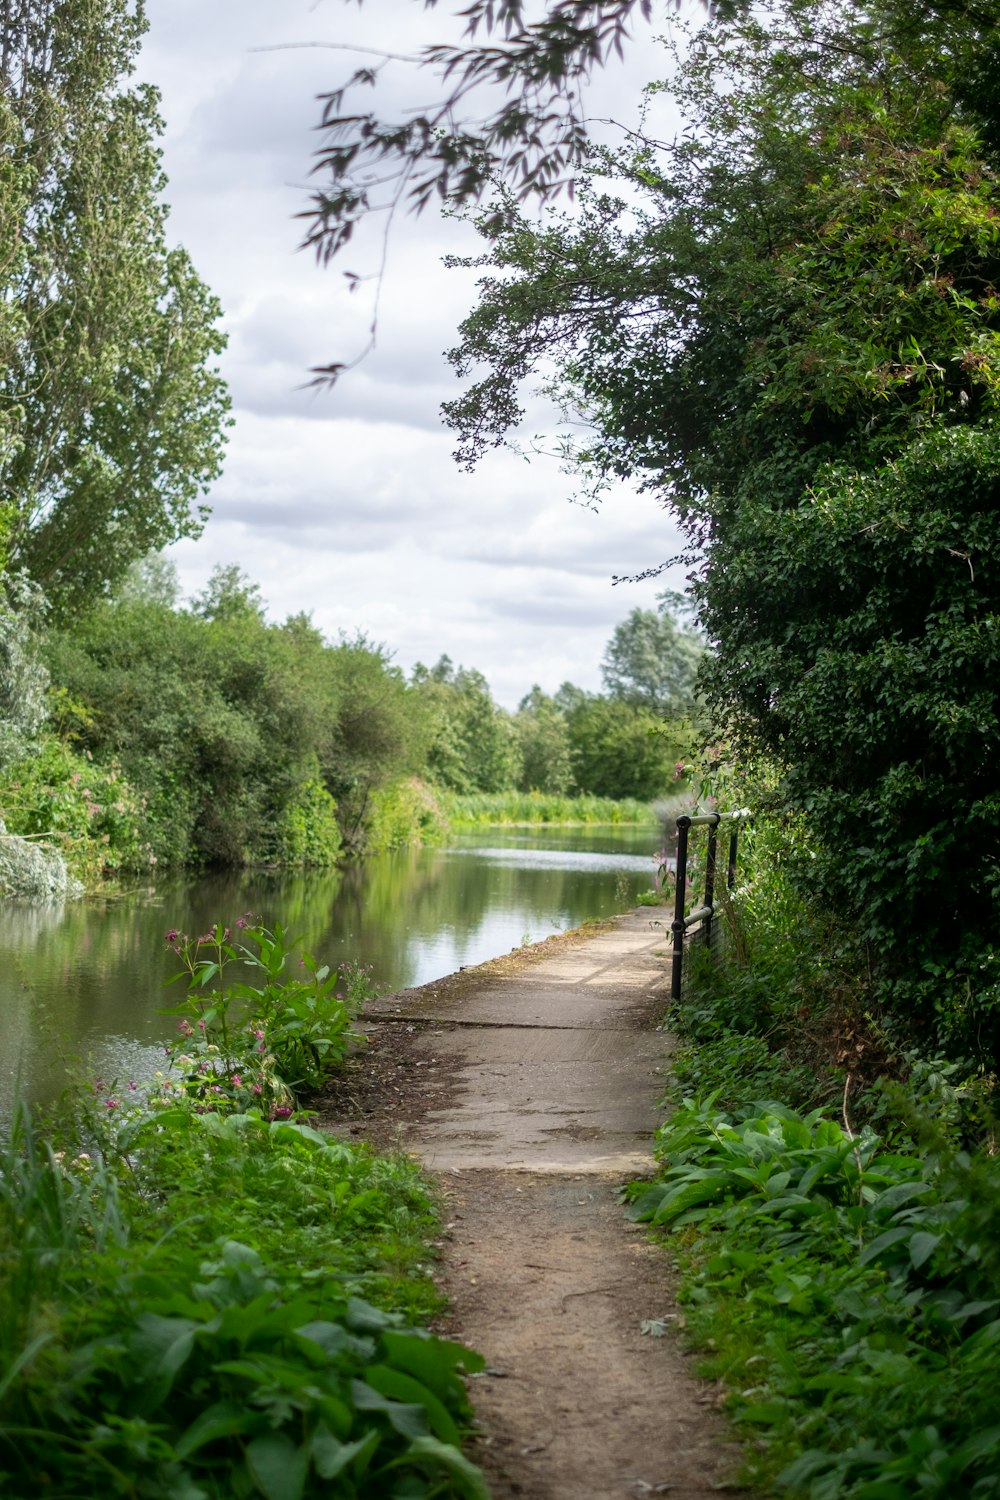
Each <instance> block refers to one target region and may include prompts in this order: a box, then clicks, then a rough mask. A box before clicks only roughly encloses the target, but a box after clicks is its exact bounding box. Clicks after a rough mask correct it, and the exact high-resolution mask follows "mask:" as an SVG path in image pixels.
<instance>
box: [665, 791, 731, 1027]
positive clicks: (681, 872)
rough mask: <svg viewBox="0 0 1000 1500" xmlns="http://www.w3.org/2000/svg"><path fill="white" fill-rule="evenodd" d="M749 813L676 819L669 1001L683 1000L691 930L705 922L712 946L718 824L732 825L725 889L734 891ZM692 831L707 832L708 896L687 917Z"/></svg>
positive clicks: (706, 883)
mask: <svg viewBox="0 0 1000 1500" xmlns="http://www.w3.org/2000/svg"><path fill="white" fill-rule="evenodd" d="M749 817H750V810H749V808H746V807H741V808H738V809H737V810H736V812H730V813H695V814H694V815H692V814H689V813H681V815H680V817H679V818H678V819H677V864H676V875H677V882H676V889H675V893H674V920H673V921H672V922H671V924H670V930H671V932H672V933H673V937H674V952H673V964H672V969H671V975H670V998H671V1000H679V999H680V998H681V986H682V982H683V978H684V940H685V938H686V937H687V933H688V929H689V928H691V927H695V926H697V925H698V924H699V923H704V928H705V943H706V946H708V947H711V945H712V924H713V922H714V920H715V874H716V864H717V861H718V839H719V824H720V823H732V825H733V830H732V832H731V834H730V835H729V858H728V860H727V867H726V888H727V890H730V891H731V890H732V889H733V886H734V885H735V884H736V857H737V845H738V841H739V836H740V829H739V825H740V824H741V823H745V822H747V820H748V819H749ZM692 828H707V829H708V851H707V854H706V857H705V897H704V900H703V902H702V904H701V906H698V907H695V909H694V911H690V912H688V913H687V915H685V913H684V903H685V898H686V895H687V862H688V833H689V831H690V830H691V829H692Z"/></svg>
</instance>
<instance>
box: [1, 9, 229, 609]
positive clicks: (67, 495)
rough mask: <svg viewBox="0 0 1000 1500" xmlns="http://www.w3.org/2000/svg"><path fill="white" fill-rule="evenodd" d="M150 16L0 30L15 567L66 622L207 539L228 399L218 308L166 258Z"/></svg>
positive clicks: (5, 433) (25, 13)
mask: <svg viewBox="0 0 1000 1500" xmlns="http://www.w3.org/2000/svg"><path fill="white" fill-rule="evenodd" d="M144 29H145V22H144V18H143V14H142V9H141V0H137V3H135V4H132V3H131V0H58V3H54V4H50V3H48V0H11V3H10V4H8V5H7V6H5V8H4V14H3V18H2V20H0V80H2V85H3V87H2V96H3V97H2V104H0V145H2V148H3V151H2V163H3V164H2V168H0V205H2V207H3V208H4V209H5V210H7V212H5V213H4V214H3V228H2V229H0V350H2V353H3V355H4V357H3V360H2V365H0V479H2V484H3V495H4V505H5V515H4V517H3V523H4V528H5V530H6V532H7V537H6V548H5V551H6V557H5V559H4V560H5V561H6V562H7V564H8V565H9V566H20V567H23V568H24V569H26V570H27V571H28V573H29V574H30V575H31V576H32V577H33V578H34V579H35V580H36V581H37V582H39V583H40V584H41V585H42V586H43V588H44V589H45V591H46V594H47V595H48V597H49V598H50V600H51V602H52V605H53V607H54V608H55V609H56V610H57V611H59V610H62V611H68V610H70V609H71V608H74V607H76V606H77V605H79V604H80V603H81V602H85V601H87V600H88V599H91V598H93V597H95V596H98V595H100V594H102V593H105V592H106V591H107V590H108V589H109V588H110V587H111V586H113V585H114V584H115V582H116V581H117V580H118V579H119V578H121V577H122V576H123V575H124V573H125V572H126V571H127V569H128V567H129V565H130V564H131V563H132V562H133V561H134V560H135V559H137V558H139V557H142V556H144V555H145V554H146V553H147V552H149V551H150V550H155V549H158V548H160V547H162V546H163V545H165V544H166V543H168V542H170V541H174V540H176V539H177V538H178V537H182V536H195V535H197V534H198V532H199V531H200V529H201V527H202V525H203V522H204V518H205V515H206V511H205V508H204V506H202V505H201V504H200V503H199V496H200V494H201V493H203V492H204V490H205V489H206V488H207V486H208V484H209V483H210V482H211V480H212V479H213V478H214V477H215V476H216V475H217V473H218V471H219V467H220V459H221V451H222V444H223V430H224V428H225V426H226V412H227V410H228V398H227V396H226V392H225V387H224V385H223V382H222V379H221V377H220V375H219V374H218V372H217V370H216V369H215V365H214V361H215V359H216V357H217V356H218V354H219V353H220V352H221V349H222V347H223V339H222V336H221V334H220V332H219V330H218V327H217V320H218V317H219V314H220V309H219V306H218V304H217V302H216V301H215V299H214V298H213V297H212V296H211V295H210V294H209V292H208V291H207V290H206V288H205V286H204V285H203V284H202V283H201V281H199V279H198V277H197V276H196V275H195V272H194V270H193V268H192V266H191V263H190V261H189V259H188V257H187V255H186V253H185V252H184V251H183V250H181V249H170V248H168V246H167V243H166V238H165V233H164V224H165V220H166V213H167V210H166V208H165V207H164V205H163V203H162V202H161V197H160V195H161V193H162V190H163V188H164V184H165V179H164V176H163V173H162V170H161V167H160V159H159V151H158V149H157V146H156V140H157V136H158V135H159V132H160V129H161V122H160V119H159V116H158V114H157V104H158V99H157V94H156V91H155V90H154V89H152V88H151V87H149V86H148V85H132V86H129V85H128V83H127V79H128V76H129V74H130V73H131V71H132V69H133V68H134V65H135V59H136V55H137V52H138V48H139V43H140V39H141V36H142V33H143V31H144Z"/></svg>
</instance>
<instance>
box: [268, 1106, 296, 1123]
mask: <svg viewBox="0 0 1000 1500" xmlns="http://www.w3.org/2000/svg"><path fill="white" fill-rule="evenodd" d="M291 1117H292V1111H291V1109H290V1108H289V1106H288V1105H287V1104H279V1105H278V1107H277V1108H276V1109H272V1111H271V1119H272V1120H290V1119H291Z"/></svg>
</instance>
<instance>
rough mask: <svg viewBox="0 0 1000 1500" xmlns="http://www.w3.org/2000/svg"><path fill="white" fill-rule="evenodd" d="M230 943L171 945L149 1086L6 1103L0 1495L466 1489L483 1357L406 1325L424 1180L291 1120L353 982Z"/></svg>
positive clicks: (434, 1308) (329, 1058)
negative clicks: (468, 1437)
mask: <svg viewBox="0 0 1000 1500" xmlns="http://www.w3.org/2000/svg"><path fill="white" fill-rule="evenodd" d="M237 931H238V934H239V936H238V937H236V938H234V937H233V936H232V935H231V934H230V932H229V931H228V930H226V929H224V928H222V927H217V928H215V929H213V931H212V932H211V933H206V934H204V935H203V937H202V938H200V939H194V940H190V939H185V938H183V937H182V936H181V935H180V934H177V933H173V932H172V933H171V934H169V941H170V944H171V946H172V947H173V948H174V949H175V952H177V954H178V957H179V959H180V961H181V974H182V977H183V976H184V975H185V974H186V975H187V978H188V982H189V989H188V995H187V998H186V999H185V1000H184V1001H182V1002H181V1003H180V1004H179V1005H178V1006H176V1007H174V1012H173V1013H174V1014H176V1015H178V1016H179V1018H180V1019H179V1022H178V1038H177V1041H176V1043H174V1044H172V1045H170V1046H168V1047H167V1049H166V1051H167V1055H168V1057H169V1065H168V1069H167V1073H166V1076H165V1077H162V1078H160V1079H159V1080H157V1081H156V1082H155V1083H154V1084H153V1085H151V1086H150V1087H148V1088H146V1089H142V1088H136V1087H134V1086H132V1085H129V1084H127V1083H126V1084H125V1085H124V1086H122V1085H120V1084H114V1083H112V1084H108V1083H107V1082H105V1081H104V1080H99V1081H98V1085H97V1087H96V1089H95V1088H88V1089H86V1090H80V1091H78V1092H77V1093H76V1095H75V1096H74V1097H73V1098H72V1099H70V1100H68V1101H67V1102H66V1103H64V1105H63V1106H62V1107H61V1109H60V1110H59V1111H58V1112H57V1114H56V1115H54V1116H53V1118H52V1119H51V1120H49V1121H48V1122H47V1123H46V1126H45V1128H44V1129H43V1128H41V1127H40V1126H38V1125H37V1124H36V1123H34V1122H33V1121H32V1120H31V1119H30V1118H29V1116H28V1114H27V1112H26V1111H25V1110H24V1109H21V1110H19V1111H18V1112H17V1113H16V1115H15V1118H14V1121H13V1125H12V1127H11V1130H10V1133H9V1137H8V1139H7V1141H6V1143H5V1144H4V1145H3V1147H2V1148H0V1494H3V1496H4V1497H5V1500H29V1497H31V1500H35V1497H38V1496H49V1497H52V1500H78V1497H83V1496H86V1497H91V1496H96V1495H101V1496H114V1497H123V1500H318V1497H320V1496H323V1497H324V1500H325V1497H333V1500H361V1497H376V1496H378V1497H380V1500H381V1497H383V1496H384V1497H386V1500H486V1492H485V1488H484V1486H483V1481H482V1479H481V1476H480V1475H479V1472H478V1470H477V1469H476V1468H475V1467H474V1466H473V1465H472V1464H471V1463H469V1461H468V1460H467V1459H466V1458H465V1457H464V1456H463V1454H462V1452H461V1440H462V1435H463V1432H464V1430H465V1428H466V1426H467V1424H468V1421H469V1418H470V1410H469V1405H468V1400H467V1397H466V1394H465V1387H464V1383H463V1375H465V1374H467V1373H472V1372H475V1371H477V1370H480V1369H481V1368H482V1360H481V1359H480V1358H479V1356H477V1355H476V1354H474V1353H473V1352H472V1351H470V1350H469V1349H467V1348H465V1347H464V1346H463V1345H460V1344H457V1343H453V1342H451V1341H449V1340H447V1339H442V1338H439V1337H436V1336H434V1335H432V1334H431V1333H429V1332H428V1331H427V1328H426V1325H427V1324H428V1323H429V1322H430V1321H431V1320H432V1319H433V1318H434V1317H435V1316H436V1315H437V1314H439V1313H440V1311H441V1310H442V1298H441V1296H440V1294H439V1292H438V1290H437V1287H436V1285H435V1282H434V1279H433V1274H432V1273H433V1258H434V1249H433V1245H434V1240H435V1237H436V1235H437V1233H438V1226H439V1219H438V1212H437V1205H436V1203H435V1202H434V1200H433V1198H432V1196H431V1193H430V1191H429V1189H428V1185H427V1183H426V1182H425V1181H424V1179H423V1178H422V1177H421V1175H420V1173H419V1171H418V1170H417V1167H416V1166H415V1164H414V1163H413V1162H412V1161H411V1160H410V1159H409V1158H408V1157H406V1156H404V1155H401V1154H395V1155H384V1154H379V1153H376V1152H374V1151H373V1150H371V1149H370V1148H369V1147H367V1146H364V1145H353V1144H350V1145H349V1144H346V1143H344V1142H342V1141H339V1140H336V1139H335V1138H333V1137H331V1136H329V1135H326V1134H323V1133H321V1132H319V1131H317V1130H316V1129H314V1128H313V1127H312V1126H311V1125H310V1124H309V1121H308V1116H307V1115H305V1114H304V1113H303V1112H302V1111H301V1109H300V1108H299V1103H300V1100H299V1091H300V1090H301V1089H302V1088H303V1087H304V1088H309V1087H312V1086H314V1084H315V1081H316V1079H317V1078H318V1077H321V1076H323V1075H324V1074H328V1073H329V1072H330V1071H332V1070H333V1069H334V1068H335V1067H336V1066H337V1065H338V1064H339V1061H340V1059H341V1057H342V1055H343V1047H344V1038H345V1036H346V1035H347V1032H346V1026H347V1022H348V1021H349V1019H350V1014H351V1010H352V1003H353V1001H354V1000H355V999H356V998H357V993H358V991H359V990H360V989H361V988H363V975H360V973H359V971H352V972H351V973H348V974H344V973H334V974H330V973H329V972H328V971H327V970H325V969H323V968H321V967H317V966H316V965H315V964H314V963H313V961H312V960H311V959H309V958H308V957H307V956H303V957H302V959H301V960H296V961H295V962H294V963H293V964H290V957H291V954H292V951H293V945H289V944H287V942H286V941H285V939H284V935H283V934H282V933H281V932H280V929H276V930H275V932H273V933H271V932H269V931H268V930H267V929H265V928H263V927H261V926H260V925H259V924H254V923H251V922H250V921H249V919H241V922H240V923H239V924H238V925H237ZM237 964H239V965H241V969H240V970H238V971H237V972H244V973H248V974H249V976H250V978H249V980H247V979H241V980H240V981H239V982H233V981H232V978H231V975H230V977H229V978H228V979H226V980H225V982H224V983H220V988H219V989H218V990H213V989H212V984H213V982H217V983H218V982H220V974H222V975H225V974H226V973H227V970H230V969H231V968H232V966H233V965H237Z"/></svg>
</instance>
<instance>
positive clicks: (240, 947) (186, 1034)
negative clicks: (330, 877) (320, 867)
mask: <svg viewBox="0 0 1000 1500" xmlns="http://www.w3.org/2000/svg"><path fill="white" fill-rule="evenodd" d="M236 929H237V932H236V934H235V935H234V934H233V933H232V932H231V931H230V929H229V928H224V927H222V926H221V925H219V926H216V927H215V928H213V929H212V931H211V932H206V933H203V934H202V935H201V936H200V937H197V938H189V937H187V936H186V935H185V934H183V933H180V932H177V931H176V929H171V931H170V932H168V933H167V943H168V945H169V946H170V948H171V949H172V950H173V952H174V953H175V954H176V955H177V958H178V959H179V961H180V971H179V973H178V974H177V975H176V976H175V979H176V980H185V979H186V981H187V987H188V988H187V995H186V996H185V998H184V999H183V1000H181V1001H180V1003H179V1004H177V1005H175V1006H173V1007H172V1008H171V1010H170V1011H169V1012H168V1014H170V1015H174V1016H177V1017H178V1023H177V1026H178V1032H179V1036H178V1037H177V1038H176V1039H175V1040H174V1041H173V1042H172V1043H171V1044H169V1045H168V1048H167V1054H168V1056H169V1057H170V1060H171V1070H173V1069H175V1068H176V1075H175V1076H173V1077H171V1076H169V1075H168V1077H167V1079H166V1080H165V1082H164V1087H163V1092H164V1096H165V1097H168V1098H172V1097H174V1096H175V1095H177V1094H180V1095H182V1096H183V1097H184V1098H186V1099H188V1100H193V1101H195V1104H196V1107H198V1108H201V1109H206V1110H211V1111H213V1112H215V1113H221V1112H228V1111H231V1110H244V1109H246V1108H249V1107H251V1106H253V1107H255V1108H258V1109H263V1110H265V1111H269V1112H270V1113H271V1117H272V1118H273V1117H274V1115H275V1114H276V1113H277V1114H279V1115H288V1114H290V1113H291V1111H292V1108H293V1106H294V1103H295V1101H296V1100H297V1099H298V1098H299V1097H300V1096H301V1095H302V1094H303V1093H305V1092H311V1091H315V1090H316V1089H318V1088H319V1087H320V1085H321V1084H322V1083H324V1082H325V1080H326V1079H327V1077H328V1076H329V1075H330V1074H331V1073H333V1072H335V1071H336V1070H337V1068H338V1067H339V1066H340V1065H341V1063H342V1062H343V1061H344V1058H345V1057H346V1055H347V1049H348V1046H349V1044H350V1042H351V1041H352V1040H353V1039H354V1038H353V1037H352V1033H351V1031H350V1024H351V1018H352V1016H353V1015H355V1014H356V1012H357V1011H358V1009H359V1008H360V1006H361V1003H362V1002H363V1000H364V999H365V998H366V996H368V995H370V994H371V993H372V992H373V991H372V986H371V984H370V981H369V979H368V972H367V970H365V969H363V968H361V967H358V966H357V965H353V964H348V965H344V966H343V967H342V968H340V969H336V970H331V969H330V968H329V966H328V965H325V964H324V965H318V964H317V963H316V961H315V960H314V959H313V958H312V957H311V956H310V955H309V954H302V955H301V956H299V955H297V954H296V947H297V945H296V944H295V943H290V942H289V941H288V939H287V935H286V933H285V931H284V929H283V928H282V927H280V926H277V925H276V926H275V928H274V931H273V932H270V931H269V930H268V929H267V928H266V927H264V926H262V925H261V924H260V923H259V922H255V921H254V919H253V918H252V917H251V916H250V915H249V914H247V916H245V917H240V918H238V920H237V922H236ZM237 968H238V969H240V970H241V971H242V972H243V973H244V974H247V973H248V974H249V978H248V979H238V980H235V981H234V980H233V979H231V978H230V977H229V972H230V971H231V970H234V969H237ZM251 981H255V982H251ZM171 982H173V981H171Z"/></svg>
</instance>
